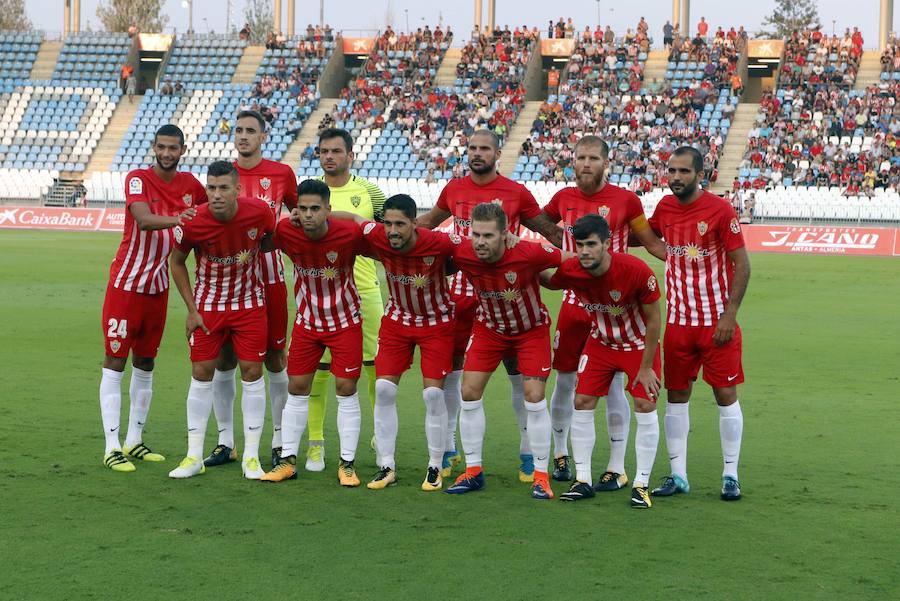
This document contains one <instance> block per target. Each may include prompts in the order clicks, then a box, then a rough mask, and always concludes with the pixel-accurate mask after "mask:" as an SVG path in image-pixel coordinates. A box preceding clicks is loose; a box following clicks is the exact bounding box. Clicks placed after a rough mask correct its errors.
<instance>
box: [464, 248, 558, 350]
mask: <svg viewBox="0 0 900 601" xmlns="http://www.w3.org/2000/svg"><path fill="white" fill-rule="evenodd" d="M561 259H562V253H561V252H560V250H559V249H558V248H555V247H553V246H550V245H549V244H538V243H536V242H527V241H525V240H521V241H520V242H519V243H518V244H516V246H515V248H508V249H507V250H506V252H505V253H503V256H502V257H501V258H500V260H499V261H497V262H496V263H487V262H485V261H482V260H481V259H479V258H478V257H477V256H476V255H475V250H474V249H473V248H472V244H471V242H470V241H468V240H464V241H463V243H462V244H460V245H459V246H457V247H456V250H455V252H454V256H453V260H454V261H455V262H456V264H457V265H458V266H459V268H460V269H461V270H462V271H463V272H464V273H465V274H466V277H467V278H469V281H470V282H471V283H472V286H474V288H475V295H476V296H477V297H478V302H479V305H478V313H477V318H478V321H480V322H482V323H483V324H484V325H485V327H487V328H490V329H491V330H494V331H496V332H498V333H500V334H506V335H511V336H514V335H516V334H521V333H523V332H527V331H528V330H531V329H533V328H536V327H538V326H542V325H546V324H548V323H550V316H549V314H548V313H547V307H545V306H544V303H542V302H541V293H540V282H539V281H538V274H539V273H540V272H542V271H544V270H545V269H549V268H551V267H558V266H559V263H560V260H561Z"/></svg>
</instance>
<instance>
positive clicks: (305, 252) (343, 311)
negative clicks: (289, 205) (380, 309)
mask: <svg viewBox="0 0 900 601" xmlns="http://www.w3.org/2000/svg"><path fill="white" fill-rule="evenodd" d="M275 246H276V247H277V248H279V249H281V250H282V251H284V252H285V253H287V256H289V257H290V258H291V261H293V263H294V295H295V296H296V298H297V323H298V324H299V325H301V326H303V327H305V328H306V329H308V330H314V331H317V332H335V331H337V330H341V329H343V328H346V327H349V326H352V325H354V324H358V323H361V322H362V318H361V316H360V309H359V292H357V290H356V282H355V281H354V279H353V265H354V264H355V263H356V257H357V255H359V254H362V253H363V252H364V251H365V250H366V245H365V243H364V242H363V233H362V230H361V229H360V227H359V226H358V225H357V224H356V223H354V222H352V221H348V220H345V219H330V220H329V221H328V232H327V233H326V234H325V235H324V236H323V237H322V238H319V239H318V240H313V239H311V238H310V237H309V236H307V235H306V232H304V231H303V228H300V227H297V226H295V225H292V224H291V222H290V220H289V219H282V220H281V221H280V222H279V223H278V226H277V227H276V228H275Z"/></svg>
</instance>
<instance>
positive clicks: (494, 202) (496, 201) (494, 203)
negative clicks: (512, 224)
mask: <svg viewBox="0 0 900 601" xmlns="http://www.w3.org/2000/svg"><path fill="white" fill-rule="evenodd" d="M491 204H492V205H500V206H503V201H502V200H500V199H499V198H495V199H494V200H492V201H491Z"/></svg>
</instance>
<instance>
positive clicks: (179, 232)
mask: <svg viewBox="0 0 900 601" xmlns="http://www.w3.org/2000/svg"><path fill="white" fill-rule="evenodd" d="M172 233H173V234H175V242H177V243H179V244H181V240H182V238H184V230H183V229H181V226H180V225H176V226H175V227H174V228H172Z"/></svg>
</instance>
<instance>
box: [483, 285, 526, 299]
mask: <svg viewBox="0 0 900 601" xmlns="http://www.w3.org/2000/svg"><path fill="white" fill-rule="evenodd" d="M478 296H480V297H481V298H495V299H498V300H502V301H507V302H513V301H515V300H517V299H518V298H519V297H520V296H521V293H520V292H519V290H518V289H516V288H507V289H506V290H494V291H484V292H479V293H478Z"/></svg>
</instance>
